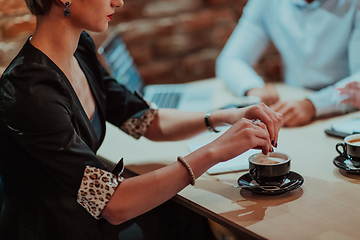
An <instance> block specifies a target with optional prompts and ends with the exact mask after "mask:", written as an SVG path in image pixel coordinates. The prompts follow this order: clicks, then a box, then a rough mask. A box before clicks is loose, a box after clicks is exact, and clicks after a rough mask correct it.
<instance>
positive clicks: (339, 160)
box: [333, 155, 360, 174]
mask: <svg viewBox="0 0 360 240" xmlns="http://www.w3.org/2000/svg"><path fill="white" fill-rule="evenodd" d="M333 163H334V165H335V166H337V167H338V168H341V169H344V170H346V172H348V173H354V174H360V164H359V167H356V166H354V164H353V163H352V162H351V160H350V159H348V158H346V157H344V156H341V155H339V156H337V157H336V158H334V160H333Z"/></svg>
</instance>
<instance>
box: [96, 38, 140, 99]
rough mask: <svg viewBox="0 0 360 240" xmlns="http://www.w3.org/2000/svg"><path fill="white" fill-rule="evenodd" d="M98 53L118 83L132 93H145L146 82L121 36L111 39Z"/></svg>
mask: <svg viewBox="0 0 360 240" xmlns="http://www.w3.org/2000/svg"><path fill="white" fill-rule="evenodd" d="M98 53H99V54H100V55H101V56H102V58H103V59H104V61H105V64H106V65H107V67H108V70H109V73H110V74H111V75H112V77H113V78H114V79H116V81H118V82H119V83H121V84H123V85H125V86H126V88H127V89H129V90H130V91H131V92H135V91H138V92H140V93H141V94H143V93H144V91H143V87H144V82H143V80H142V78H141V76H140V74H139V73H138V70H137V68H136V66H135V64H134V60H133V58H132V57H131V56H130V54H129V51H128V50H127V49H126V45H125V43H124V42H123V41H122V39H121V38H120V36H119V35H113V36H112V37H110V39H109V41H106V42H105V43H104V44H103V45H101V46H100V47H99V49H98Z"/></svg>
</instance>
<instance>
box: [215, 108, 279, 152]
mask: <svg viewBox="0 0 360 240" xmlns="http://www.w3.org/2000/svg"><path fill="white" fill-rule="evenodd" d="M241 118H247V119H249V120H253V119H254V120H257V119H258V120H260V121H261V122H262V123H264V124H265V126H266V129H267V131H268V132H269V135H270V140H271V143H272V145H273V146H276V144H277V139H278V132H279V130H280V128H281V127H282V126H283V117H282V115H281V114H280V113H277V112H275V111H274V110H272V109H270V108H269V107H268V106H266V105H265V104H264V103H259V104H256V105H253V106H249V107H245V108H231V109H225V110H219V111H214V112H213V113H212V114H211V121H212V123H214V125H215V126H214V127H216V126H221V125H224V124H230V125H234V124H235V123H236V122H237V121H239V120H240V119H241Z"/></svg>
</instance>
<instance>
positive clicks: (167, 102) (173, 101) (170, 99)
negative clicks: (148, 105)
mask: <svg viewBox="0 0 360 240" xmlns="http://www.w3.org/2000/svg"><path fill="white" fill-rule="evenodd" d="M181 95H182V93H179V92H165V93H155V94H154V96H153V98H152V100H151V101H152V102H154V103H156V105H158V107H159V108H177V107H178V105H179V102H180V98H181Z"/></svg>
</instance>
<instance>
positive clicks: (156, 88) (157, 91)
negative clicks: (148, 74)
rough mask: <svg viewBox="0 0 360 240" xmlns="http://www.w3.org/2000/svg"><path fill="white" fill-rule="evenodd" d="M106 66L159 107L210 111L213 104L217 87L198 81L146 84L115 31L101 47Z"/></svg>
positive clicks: (127, 84) (123, 81) (128, 85)
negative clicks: (201, 83)
mask: <svg viewBox="0 0 360 240" xmlns="http://www.w3.org/2000/svg"><path fill="white" fill-rule="evenodd" d="M98 53H99V55H100V56H101V57H102V59H103V60H104V62H105V64H106V68H107V70H108V71H109V73H110V74H111V75H112V77H113V78H114V79H116V81H118V82H119V83H121V84H123V85H124V86H126V87H127V89H129V90H130V91H132V92H135V91H137V92H139V93H140V94H141V95H142V96H143V98H144V99H145V100H147V101H150V102H152V103H155V104H156V105H157V106H158V107H159V108H175V109H180V110H186V111H209V110H211V107H212V97H213V94H214V88H213V87H212V86H205V87H204V86H197V85H196V84H188V83H183V84H156V85H155V84H154V85H148V86H145V84H144V81H143V79H142V78H141V76H140V74H139V72H138V70H137V68H136V66H135V64H134V61H133V58H132V57H131V56H130V54H129V52H128V50H127V48H126V45H125V44H124V42H123V41H122V39H121V37H120V36H119V34H112V35H110V36H109V37H108V39H106V40H105V41H104V43H103V44H102V45H101V46H100V47H99V48H98Z"/></svg>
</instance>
